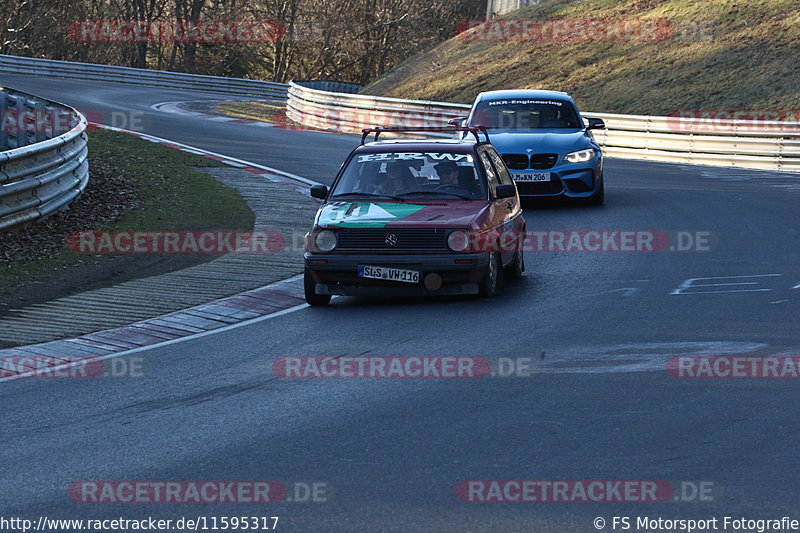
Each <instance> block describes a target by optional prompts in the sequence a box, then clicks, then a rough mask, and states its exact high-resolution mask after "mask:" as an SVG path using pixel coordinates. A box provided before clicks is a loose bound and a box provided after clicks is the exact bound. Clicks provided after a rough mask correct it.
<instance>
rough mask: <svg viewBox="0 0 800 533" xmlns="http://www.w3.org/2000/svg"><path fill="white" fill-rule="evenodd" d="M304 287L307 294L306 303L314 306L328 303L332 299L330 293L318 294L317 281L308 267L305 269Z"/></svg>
mask: <svg viewBox="0 0 800 533" xmlns="http://www.w3.org/2000/svg"><path fill="white" fill-rule="evenodd" d="M303 289H304V290H305V294H306V303H308V305H310V306H312V307H318V306H319V307H321V306H325V305H328V304H329V303H330V301H331V295H330V294H317V293H316V289H317V282H316V281H314V278H312V277H311V272H310V271H309V270H308V269H307V268H306V269H305V270H304V271H303Z"/></svg>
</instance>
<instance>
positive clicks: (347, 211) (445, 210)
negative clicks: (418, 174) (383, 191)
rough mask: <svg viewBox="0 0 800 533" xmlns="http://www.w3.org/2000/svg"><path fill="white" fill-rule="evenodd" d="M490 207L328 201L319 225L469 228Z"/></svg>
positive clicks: (483, 204)
mask: <svg viewBox="0 0 800 533" xmlns="http://www.w3.org/2000/svg"><path fill="white" fill-rule="evenodd" d="M490 205H491V204H490V203H489V202H488V201H480V200H471V201H465V200H459V201H439V202H428V203H410V202H363V201H362V202H328V203H326V204H324V205H323V206H322V207H321V208H320V210H319V212H318V213H317V218H316V224H317V225H318V226H324V227H339V228H389V227H392V228H395V227H399V228H402V227H409V228H412V227H413V228H433V227H436V228H469V227H471V226H473V225H474V223H475V222H476V221H477V220H478V219H480V218H481V215H482V214H483V213H484V212H486V211H487V210H488V209H489V206H490Z"/></svg>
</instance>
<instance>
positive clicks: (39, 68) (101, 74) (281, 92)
mask: <svg viewBox="0 0 800 533" xmlns="http://www.w3.org/2000/svg"><path fill="white" fill-rule="evenodd" d="M4 72H5V73H13V74H28V75H32V76H50V77H57V78H74V79H81V80H95V81H104V82H108V81H112V82H117V83H130V84H134V85H140V86H147V87H169V88H173V89H187V90H193V91H212V92H216V93H225V94H233V95H242V96H257V97H262V98H280V99H286V91H287V89H288V87H289V86H288V85H287V84H285V83H273V82H268V81H261V80H245V79H240V78H225V77H221V76H203V75H199V74H183V73H181V72H167V71H164V70H147V69H138V68H129V67H116V66H111V65H97V64H94V63H75V62H71V61H55V60H51V59H37V58H31V57H18V56H7V55H0V74H2V73H4Z"/></svg>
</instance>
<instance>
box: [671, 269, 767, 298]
mask: <svg viewBox="0 0 800 533" xmlns="http://www.w3.org/2000/svg"><path fill="white" fill-rule="evenodd" d="M775 276H782V274H752V275H749V276H714V277H708V278H689V279H687V280H685V281H684V282H683V283H681V285H680V286H679V287H678V288H677V289H675V290H673V291H672V292H671V293H670V294H681V295H685V294H719V293H729V292H766V291H771V290H772V289H734V290H711V291H697V290H693V289H698V288H703V287H722V286H735V285H757V284H758V283H757V282H755V281H748V282H731V283H695V282H697V281H706V280H726V279H748V278H769V277H775Z"/></svg>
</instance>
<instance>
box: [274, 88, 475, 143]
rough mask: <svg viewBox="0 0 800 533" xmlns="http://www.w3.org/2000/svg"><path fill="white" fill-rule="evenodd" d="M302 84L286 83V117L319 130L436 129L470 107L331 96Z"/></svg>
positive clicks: (334, 94) (428, 102)
mask: <svg viewBox="0 0 800 533" xmlns="http://www.w3.org/2000/svg"><path fill="white" fill-rule="evenodd" d="M305 83H307V82H299V83H297V82H294V81H290V82H289V99H288V100H287V103H286V116H287V117H288V118H289V119H291V120H292V121H294V122H296V123H298V124H301V125H303V126H307V127H311V128H317V129H321V130H328V131H338V132H343V133H358V134H360V133H361V130H362V129H364V128H371V127H375V126H406V127H409V128H417V127H436V126H442V125H444V124H446V123H447V121H448V120H450V119H451V118H456V117H461V116H464V115H466V113H467V112H468V111H469V108H470V106H468V105H464V104H449V103H446V102H430V101H424V100H401V99H399V98H384V97H378V96H366V95H360V94H345V93H333V92H328V91H322V90H319V89H315V88H311V87H307V86H305ZM301 84H303V85H301ZM442 135H443V136H447V134H442Z"/></svg>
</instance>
